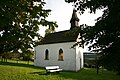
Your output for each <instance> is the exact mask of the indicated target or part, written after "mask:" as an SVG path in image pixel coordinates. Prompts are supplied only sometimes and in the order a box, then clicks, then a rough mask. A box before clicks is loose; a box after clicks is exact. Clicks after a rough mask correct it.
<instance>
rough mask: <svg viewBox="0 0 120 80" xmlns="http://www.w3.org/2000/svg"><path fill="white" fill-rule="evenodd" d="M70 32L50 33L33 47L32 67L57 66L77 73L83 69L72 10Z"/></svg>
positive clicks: (77, 21)
mask: <svg viewBox="0 0 120 80" xmlns="http://www.w3.org/2000/svg"><path fill="white" fill-rule="evenodd" d="M70 24H71V28H70V30H65V31H60V32H55V33H50V34H48V35H46V36H45V37H44V38H43V39H42V40H41V44H40V45H38V46H36V47H35V55H34V65H35V66H40V67H45V66H55V65H58V66H60V68H62V69H63V70H68V71H79V70H81V69H82V68H83V47H82V42H81V41H82V39H81V37H80V33H79V29H80V27H79V18H78V17H77V14H76V11H75V10H73V13H72V18H71V20H70Z"/></svg>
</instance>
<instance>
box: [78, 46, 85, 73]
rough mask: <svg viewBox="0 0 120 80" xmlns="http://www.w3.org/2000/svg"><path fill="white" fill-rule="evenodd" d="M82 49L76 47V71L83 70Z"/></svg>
mask: <svg viewBox="0 0 120 80" xmlns="http://www.w3.org/2000/svg"><path fill="white" fill-rule="evenodd" d="M83 65H84V64H83V48H82V47H79V45H78V46H76V71H78V70H80V69H82V68H83Z"/></svg>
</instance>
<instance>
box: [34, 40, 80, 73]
mask: <svg viewBox="0 0 120 80" xmlns="http://www.w3.org/2000/svg"><path fill="white" fill-rule="evenodd" d="M74 43H75V42H68V43H56V44H45V45H39V46H37V47H35V50H36V51H35V52H36V55H35V56H36V59H35V60H34V65H35V66H40V67H45V66H48V65H59V66H60V67H61V68H62V69H63V70H71V71H76V70H77V69H76V49H73V48H71V46H72V45H73V44H74ZM60 48H61V49H62V50H63V55H64V61H58V55H59V49H60ZM46 49H48V50H49V60H45V59H44V58H45V50H46ZM77 63H78V62H77ZM77 67H79V66H77Z"/></svg>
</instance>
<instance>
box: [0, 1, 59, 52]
mask: <svg viewBox="0 0 120 80" xmlns="http://www.w3.org/2000/svg"><path fill="white" fill-rule="evenodd" d="M44 5H45V2H44V0H0V53H4V52H10V51H11V52H24V51H26V50H27V49H30V48H31V49H32V48H33V46H36V45H38V43H39V41H40V39H41V36H40V34H39V33H38V31H39V26H40V25H41V26H48V27H49V28H50V27H52V28H55V27H57V25H56V22H52V21H51V22H50V21H47V20H46V17H48V15H49V12H50V11H51V10H49V9H44V8H43V7H44ZM36 38H37V40H35V39H36Z"/></svg>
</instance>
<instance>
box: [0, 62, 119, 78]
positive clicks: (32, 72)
mask: <svg viewBox="0 0 120 80" xmlns="http://www.w3.org/2000/svg"><path fill="white" fill-rule="evenodd" d="M0 80H120V76H118V75H116V74H115V73H113V72H109V71H103V70H100V74H99V75H97V74H96V70H95V69H90V68H85V69H83V70H81V71H79V72H69V71H63V72H61V73H59V74H57V73H52V74H46V72H45V69H44V68H39V67H34V66H33V63H30V64H27V62H23V61H19V63H16V61H9V62H7V63H2V62H0Z"/></svg>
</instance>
